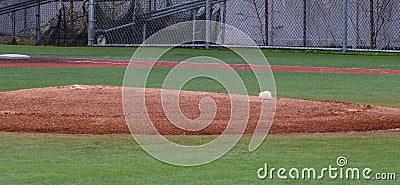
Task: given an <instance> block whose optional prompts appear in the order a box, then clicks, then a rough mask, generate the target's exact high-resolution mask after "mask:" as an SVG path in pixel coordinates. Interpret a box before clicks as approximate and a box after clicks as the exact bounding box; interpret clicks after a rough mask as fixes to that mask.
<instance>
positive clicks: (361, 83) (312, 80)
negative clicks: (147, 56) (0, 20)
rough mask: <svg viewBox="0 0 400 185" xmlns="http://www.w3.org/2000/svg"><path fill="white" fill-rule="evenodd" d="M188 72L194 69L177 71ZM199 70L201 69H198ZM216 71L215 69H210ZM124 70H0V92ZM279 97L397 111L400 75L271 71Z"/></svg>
mask: <svg viewBox="0 0 400 185" xmlns="http://www.w3.org/2000/svg"><path fill="white" fill-rule="evenodd" d="M179 70H181V71H184V72H185V71H187V72H191V71H192V70H194V69H190V70H189V69H179ZM197 70H201V69H197ZM209 70H216V71H217V70H218V69H209ZM169 71H170V69H168V68H155V69H154V70H153V71H152V73H151V76H150V78H149V82H148V85H147V87H150V88H161V86H162V85H161V84H162V83H163V79H164V78H165V76H166V75H167V74H168V72H169ZM124 72H125V68H0V79H1V81H0V92H2V91H3V92H4V91H10V90H18V89H28V88H37V87H51V86H63V85H71V84H88V85H109V86H122V82H123V78H124ZM238 74H239V75H240V76H241V77H242V79H243V81H244V82H245V84H246V86H247V88H248V93H249V94H250V95H258V93H259V90H258V89H257V81H256V80H255V78H254V76H253V75H252V72H251V71H238ZM274 76H275V82H276V88H277V93H278V96H279V97H286V98H298V99H313V100H337V101H344V102H352V103H362V104H371V105H381V106H389V107H398V108H400V96H399V92H400V75H375V74H372V75H371V74H368V75H364V74H334V73H291V72H274ZM184 89H185V90H193V91H209V92H224V89H223V87H222V86H221V85H220V84H219V83H217V82H215V81H214V80H210V79H207V78H198V79H195V80H192V81H190V83H188V84H187V85H186V86H185V87H184Z"/></svg>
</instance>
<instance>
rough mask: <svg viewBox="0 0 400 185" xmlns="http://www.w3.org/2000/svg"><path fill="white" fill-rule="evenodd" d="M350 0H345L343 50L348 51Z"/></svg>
mask: <svg viewBox="0 0 400 185" xmlns="http://www.w3.org/2000/svg"><path fill="white" fill-rule="evenodd" d="M347 31H348V0H343V47H342V52H343V53H346V52H347V36H348V33H347Z"/></svg>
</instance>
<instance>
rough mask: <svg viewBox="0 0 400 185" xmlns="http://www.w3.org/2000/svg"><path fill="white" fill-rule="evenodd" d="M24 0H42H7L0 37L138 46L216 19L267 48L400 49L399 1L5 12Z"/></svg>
mask: <svg viewBox="0 0 400 185" xmlns="http://www.w3.org/2000/svg"><path fill="white" fill-rule="evenodd" d="M21 2H33V4H35V3H36V4H37V2H38V0H31V1H28V0H19V1H15V0H13V1H11V0H3V1H0V24H1V27H0V43H3V44H9V43H14V44H44V45H86V44H87V42H88V34H89V43H90V44H91V45H94V46H102V45H103V46H109V45H112V46H122V45H124V46H126V45H129V46H135V45H140V44H141V43H142V42H143V40H145V39H146V38H148V37H149V36H151V35H152V34H154V33H156V32H157V31H159V30H161V29H163V28H166V27H168V26H171V25H174V24H175V23H178V22H183V21H192V20H207V19H210V20H213V21H218V22H223V23H227V24H229V25H232V26H234V27H237V28H238V29H240V30H242V31H243V32H245V33H246V34H248V35H249V36H250V37H251V38H252V39H253V40H254V41H255V42H256V43H257V44H258V45H259V46H261V47H271V48H275V47H276V48H292V47H293V48H319V49H324V48H325V49H335V48H336V49H340V48H342V47H343V46H344V44H345V47H344V48H349V49H374V50H375V49H376V50H400V9H399V8H398V7H399V5H400V0H86V1H84V0H80V1H78V0H71V1H66V0H47V1H46V0H39V2H41V5H40V6H39V5H36V6H29V7H28V6H26V5H25V7H23V6H20V7H19V9H14V11H9V12H7V11H4V10H7V8H9V6H12V5H15V4H18V3H21ZM207 2H208V3H209V6H206V4H207ZM345 5H346V6H345ZM90 7H92V10H93V13H94V16H91V20H90V19H89V17H90V16H89V15H90V13H89V10H90ZM2 12H3V13H2ZM37 12H40V13H39V14H38V13H37ZM346 14H347V18H346V19H345V17H346ZM38 25H40V26H38ZM90 25H92V27H90ZM194 26H195V25H194ZM90 28H93V29H90ZM210 29H211V31H210V33H211V34H210V35H209V36H210V41H211V42H213V41H216V40H217V39H224V38H223V35H224V32H225V31H226V30H225V29H224V27H216V28H210ZM199 30H201V29H196V28H194V29H193V32H192V33H185V34H191V35H193V42H192V43H188V44H189V45H190V44H191V45H196V46H204V45H205V43H201V42H196V39H198V38H199V37H202V36H206V34H207V33H199ZM224 43H225V44H227V45H238V44H240V38H237V39H236V40H235V39H229V40H224Z"/></svg>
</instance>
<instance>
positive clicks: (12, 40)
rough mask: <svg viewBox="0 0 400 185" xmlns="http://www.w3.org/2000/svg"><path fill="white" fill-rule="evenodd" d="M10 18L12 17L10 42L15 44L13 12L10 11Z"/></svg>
mask: <svg viewBox="0 0 400 185" xmlns="http://www.w3.org/2000/svg"><path fill="white" fill-rule="evenodd" d="M11 19H12V30H11V44H13V45H14V44H16V35H15V32H16V31H15V30H16V28H15V27H16V26H15V12H12V13H11Z"/></svg>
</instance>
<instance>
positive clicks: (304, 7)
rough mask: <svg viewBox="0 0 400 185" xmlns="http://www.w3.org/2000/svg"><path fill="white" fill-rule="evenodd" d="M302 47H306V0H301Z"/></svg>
mask: <svg viewBox="0 0 400 185" xmlns="http://www.w3.org/2000/svg"><path fill="white" fill-rule="evenodd" d="M303 46H304V47H306V46H307V0H303Z"/></svg>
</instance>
